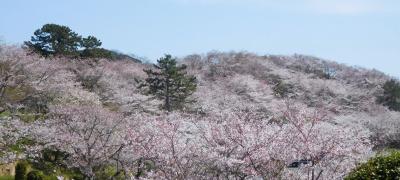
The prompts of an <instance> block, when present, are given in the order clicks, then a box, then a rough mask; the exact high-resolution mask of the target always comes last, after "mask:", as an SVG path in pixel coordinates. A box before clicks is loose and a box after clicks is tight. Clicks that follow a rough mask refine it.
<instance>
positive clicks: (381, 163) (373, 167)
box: [345, 151, 400, 180]
mask: <svg viewBox="0 0 400 180" xmlns="http://www.w3.org/2000/svg"><path fill="white" fill-rule="evenodd" d="M398 177H400V152H399V151H393V152H392V153H390V154H389V155H387V156H383V155H380V156H377V157H375V158H372V159H370V160H369V161H368V162H367V163H364V164H362V165H360V166H359V167H357V168H356V169H355V170H353V171H352V172H351V173H350V174H349V175H348V176H347V177H346V178H345V180H353V179H354V180H358V179H398Z"/></svg>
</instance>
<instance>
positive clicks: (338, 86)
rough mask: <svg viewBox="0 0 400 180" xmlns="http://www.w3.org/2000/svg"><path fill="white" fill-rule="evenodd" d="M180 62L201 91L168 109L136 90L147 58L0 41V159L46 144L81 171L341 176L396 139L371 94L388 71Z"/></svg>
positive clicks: (264, 61) (313, 62) (224, 56)
mask: <svg viewBox="0 0 400 180" xmlns="http://www.w3.org/2000/svg"><path fill="white" fill-rule="evenodd" d="M179 63H181V64H186V65H187V72H188V74H191V75H194V76H195V77H196V79H197V90H196V92H195V93H194V94H193V99H195V100H196V101H195V103H193V104H190V106H188V107H186V108H185V109H184V110H183V111H176V112H172V113H167V112H164V111H161V110H160V109H159V104H160V101H159V100H157V99H154V98H152V97H151V96H148V95H145V94H144V93H143V92H142V90H141V89H139V88H138V87H139V85H140V83H141V82H143V80H144V79H145V78H146V76H147V75H146V73H145V72H144V71H143V69H148V68H152V66H151V65H149V64H142V63H139V62H135V61H132V60H129V59H128V60H113V61H111V60H107V59H85V60H79V59H68V58H50V59H45V58H42V57H39V56H36V55H33V54H28V53H27V52H26V51H25V50H23V49H21V48H19V47H13V46H1V47H0V150H1V152H2V153H0V162H1V163H8V162H14V161H15V160H17V159H34V160H36V161H37V162H41V161H40V160H43V157H44V154H45V153H44V150H51V151H57V152H59V151H60V152H65V154H67V155H66V156H64V158H62V162H61V164H63V165H65V166H62V167H63V168H65V167H67V169H74V170H76V171H77V172H78V174H81V175H82V176H84V177H87V178H94V177H97V178H100V179H101V177H103V178H104V177H105V175H104V173H103V174H101V172H103V171H102V170H104V169H106V167H113V168H111V169H113V171H112V172H113V173H114V174H113V175H115V177H117V176H118V177H119V176H123V177H124V178H128V177H131V176H132V177H135V178H139V177H141V178H149V179H152V178H160V177H161V178H162V179H209V178H215V179H234V178H257V177H263V178H266V179H280V178H283V179H307V174H308V173H310V172H311V170H312V173H313V174H314V173H315V174H319V175H320V176H321V177H322V178H323V179H342V178H343V177H345V176H346V174H347V173H348V172H349V171H351V169H353V168H354V167H355V166H356V165H357V163H360V162H363V161H365V160H366V158H368V157H371V156H372V155H373V154H374V152H376V151H378V150H381V149H384V148H399V146H400V144H399V142H400V136H399V131H398V127H400V121H398V120H399V119H400V113H399V112H395V111H390V110H389V109H388V108H387V107H385V106H382V105H381V104H378V103H377V100H376V98H377V96H379V95H381V94H382V93H383V89H382V86H383V85H384V83H385V82H386V81H388V80H390V79H391V77H389V76H387V75H385V74H384V73H382V72H379V71H376V70H369V69H365V68H361V67H350V66H346V65H343V64H339V63H336V62H332V61H326V60H323V59H320V58H316V57H312V56H304V55H293V56H275V55H266V56H259V55H256V54H252V53H247V52H229V53H222V52H210V53H207V54H204V55H189V56H186V57H182V58H180V61H179ZM1 163H0V164H1ZM296 163H297V164H301V165H296ZM53 168H57V173H58V174H59V175H61V174H63V172H64V171H65V170H62V168H60V167H57V166H56V167H53ZM103 168H104V169H103ZM104 171H106V170H104ZM110 171H111V170H110Z"/></svg>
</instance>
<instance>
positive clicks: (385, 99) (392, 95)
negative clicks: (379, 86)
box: [378, 79, 400, 111]
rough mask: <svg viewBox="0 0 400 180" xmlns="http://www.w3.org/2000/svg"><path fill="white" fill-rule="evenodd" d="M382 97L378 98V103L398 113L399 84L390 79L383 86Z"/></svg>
mask: <svg viewBox="0 0 400 180" xmlns="http://www.w3.org/2000/svg"><path fill="white" fill-rule="evenodd" d="M383 90H384V92H383V95H382V96H380V97H378V102H380V103H381V104H383V105H385V106H387V107H388V108H389V109H390V110H394V111H400V83H399V82H398V81H397V80H395V79H391V80H389V81H387V82H386V83H385V84H384V85H383Z"/></svg>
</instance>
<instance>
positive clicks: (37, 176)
mask: <svg viewBox="0 0 400 180" xmlns="http://www.w3.org/2000/svg"><path fill="white" fill-rule="evenodd" d="M26 179H27V180H44V175H43V173H42V172H40V171H31V172H29V173H28V175H27V176H26Z"/></svg>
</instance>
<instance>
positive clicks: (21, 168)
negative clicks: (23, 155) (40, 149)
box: [15, 161, 28, 180]
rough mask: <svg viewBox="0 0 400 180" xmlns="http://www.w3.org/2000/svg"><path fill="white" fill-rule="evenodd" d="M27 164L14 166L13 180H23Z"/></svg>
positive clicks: (21, 163) (20, 163) (22, 162)
mask: <svg viewBox="0 0 400 180" xmlns="http://www.w3.org/2000/svg"><path fill="white" fill-rule="evenodd" d="M27 170H28V163H27V162H24V161H21V162H19V163H18V164H17V165H16V166H15V180H25V177H26V173H27Z"/></svg>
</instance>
